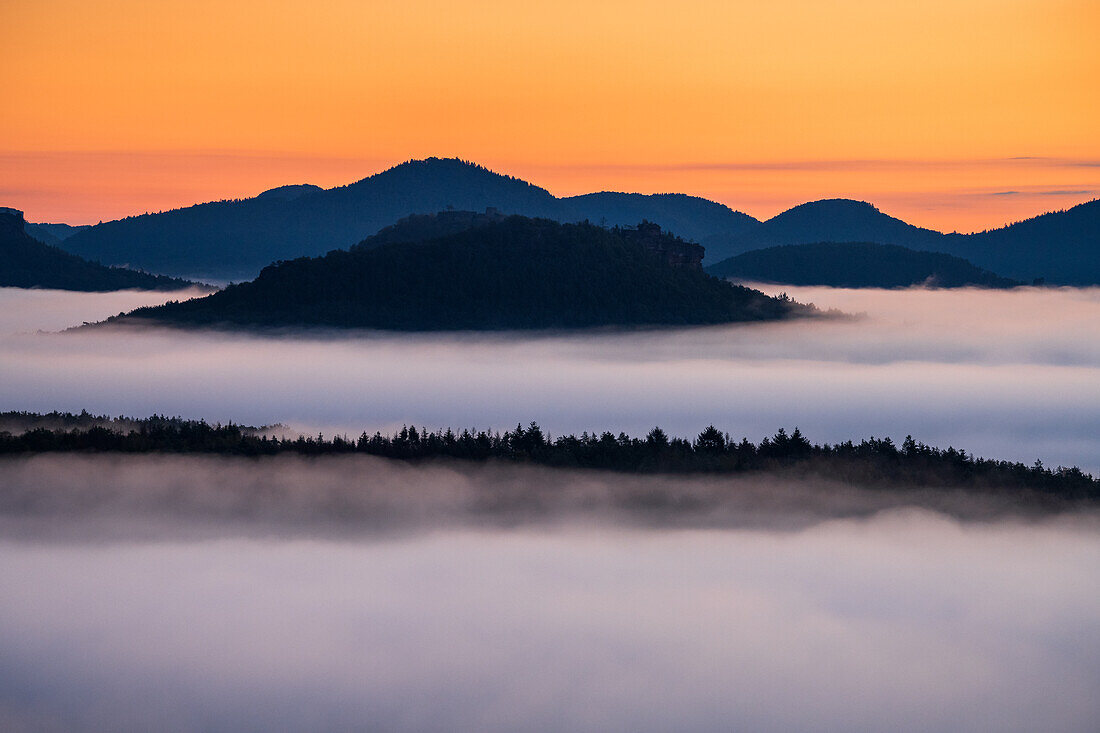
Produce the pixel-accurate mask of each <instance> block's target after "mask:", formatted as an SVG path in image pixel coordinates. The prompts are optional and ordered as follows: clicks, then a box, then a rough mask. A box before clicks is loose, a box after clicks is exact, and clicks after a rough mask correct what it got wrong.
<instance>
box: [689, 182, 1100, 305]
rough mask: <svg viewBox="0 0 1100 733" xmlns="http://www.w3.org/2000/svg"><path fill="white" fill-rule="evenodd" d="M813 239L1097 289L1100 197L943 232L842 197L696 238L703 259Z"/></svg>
mask: <svg viewBox="0 0 1100 733" xmlns="http://www.w3.org/2000/svg"><path fill="white" fill-rule="evenodd" d="M817 242H874V243H877V244H894V245H899V246H902V247H908V248H910V249H916V250H923V251H930V252H943V253H947V254H951V255H955V256H956V257H962V258H964V259H966V260H969V261H970V262H971V263H973V264H975V265H977V266H978V267H982V268H985V269H987V270H991V271H994V272H997V273H999V274H1001V275H1003V276H1005V277H1012V278H1016V279H1018V280H1023V281H1024V282H1031V281H1033V280H1035V279H1044V280H1046V282H1048V283H1051V284H1064V285H1096V284H1100V200H1098V201H1090V202H1088V203H1084V204H1080V205H1079V206H1075V207H1073V208H1071V209H1068V210H1066V211H1058V212H1051V213H1049V214H1043V215H1042V216H1038V217H1035V218H1034V219H1028V220H1026V221H1022V222H1017V223H1015V224H1012V225H1010V226H1007V227H1004V228H1002V229H995V230H992V231H987V232H980V233H977V234H942V233H940V232H937V231H933V230H931V229H921V228H920V227H915V226H913V225H911V224H907V223H905V222H904V221H902V220H900V219H895V218H894V217H892V216H888V215H886V214H884V213H882V212H881V211H879V210H878V209H876V208H875V207H874V206H872V205H871V204H868V203H865V202H862V201H851V200H847V199H829V200H825V201H814V202H811V203H808V204H802V205H801V206H796V207H794V208H793V209H790V210H788V211H785V212H783V213H782V214H779V215H778V216H775V217H773V218H771V219H768V220H767V221H765V222H762V223H761V224H760V225H759V226H757V227H753V228H750V229H747V230H745V231H742V232H741V233H739V234H734V235H712V236H710V237H706V238H704V239H703V240H702V244H703V245H704V246H705V247H707V252H708V262H713V261H715V260H716V259H720V258H721V257H722V256H723V255H725V257H726V258H728V257H730V256H733V255H736V254H741V253H743V252H749V251H752V250H755V249H762V248H765V247H774V246H777V245H784V244H813V243H817Z"/></svg>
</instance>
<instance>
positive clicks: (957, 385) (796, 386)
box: [0, 288, 1100, 473]
mask: <svg viewBox="0 0 1100 733" xmlns="http://www.w3.org/2000/svg"><path fill="white" fill-rule="evenodd" d="M774 290H778V288H773V291H774ZM787 290H788V291H789V292H791V294H792V295H793V296H794V297H796V298H797V299H800V300H805V301H813V302H816V303H817V304H818V305H819V306H821V307H823V308H830V307H837V308H840V309H843V310H845V311H847V312H849V313H859V314H863V315H862V317H860V318H852V319H836V320H803V321H797V322H790V323H779V324H748V325H735V326H724V327H715V328H693V329H680V330H665V331H648V332H629V333H614V332H601V333H598V334H593V333H584V334H534V335H532V334H516V333H509V334H392V333H377V332H374V333H350V334H349V333H318V332H310V333H305V334H303V333H287V334H283V335H265V336H256V335H247V334H239V333H211V332H181V331H171V330H164V329H152V330H143V329H140V330H135V329H93V330H89V331H81V332H75V333H66V334H61V335H38V334H32V335H27V334H24V335H11V334H9V335H6V336H0V405H3V406H4V407H5V408H6V409H24V410H35V411H49V410H54V409H59V410H72V411H77V412H79V411H80V410H82V409H88V410H90V411H93V412H105V413H109V414H115V415H117V414H130V415H142V416H144V415H149V414H152V413H167V414H171V415H176V414H178V415H181V416H184V417H194V418H200V417H201V418H206V419H208V420H211V421H223V422H224V421H229V420H235V421H238V422H243V423H247V424H253V425H263V424H270V423H276V422H283V423H287V424H289V425H290V427H292V428H296V429H300V430H303V431H306V432H315V431H317V430H321V431H324V432H325V433H326V434H332V433H333V432H348V433H350V434H352V435H357V434H358V433H359V432H360V431H361V430H367V431H373V430H376V429H381V430H385V431H389V430H392V429H394V428H399V427H400V426H401V425H402V424H416V425H422V426H426V427H428V428H430V429H435V428H439V427H447V426H450V427H481V428H486V427H495V428H507V427H512V426H514V425H515V424H516V423H518V422H522V423H524V424H526V423H527V422H529V421H531V420H536V421H538V422H539V423H540V424H541V425H542V426H543V428H544V429H547V430H549V431H550V432H552V433H554V434H560V433H563V432H578V433H579V432H580V431H583V430H598V431H602V430H611V431H613V432H618V431H626V432H629V433H632V434H644V433H646V432H647V431H648V430H649V429H650V428H652V427H653V426H654V425H661V426H662V427H663V428H664V429H665V430H666V431H668V432H670V433H672V434H678V435H685V436H692V435H695V434H697V433H698V432H699V430H701V429H702V428H703V427H705V426H706V425H707V424H708V423H712V422H713V423H714V424H715V425H717V426H719V427H720V428H722V429H723V430H727V431H729V432H730V433H731V434H732V435H733V436H734V437H735V438H740V437H742V436H746V437H749V438H751V439H753V440H759V439H760V438H761V437H763V436H765V435H770V434H772V433H774V432H775V430H776V429H777V428H778V427H780V426H784V427H787V428H791V427H794V426H798V427H800V428H801V429H802V431H803V432H804V433H806V434H807V435H808V436H809V437H810V438H811V439H812V440H814V441H818V442H821V441H826V442H835V441H840V440H847V439H849V438H856V439H858V438H862V437H867V436H869V435H874V436H878V437H882V436H890V437H893V438H894V439H895V440H896V441H899V442H900V441H901V440H902V439H903V438H904V437H905V435H906V434H908V433H911V434H912V435H913V436H914V437H915V438H916V439H917V440H919V441H922V442H925V443H928V444H931V445H939V446H942V447H946V446H948V445H954V446H956V447H961V448H964V449H966V450H968V451H973V452H976V453H978V454H979V455H984V456H987V457H995V458H1004V459H1010V460H1018V461H1023V462H1026V463H1031V462H1033V461H1034V460H1035V459H1037V458H1039V459H1042V460H1043V461H1044V463H1046V464H1047V465H1051V466H1055V465H1059V464H1063V465H1078V466H1080V467H1081V468H1082V469H1084V470H1087V471H1090V472H1093V473H1098V472H1100V442H1098V438H1097V436H1100V338H1097V336H1098V332H1097V324H1100V289H1096V288H1092V289H1035V288H1023V289H1017V290H1012V291H983V290H969V289H966V290H952V291H929V290H909V291H881V290H880V291H875V290H859V291H849V290H834V289H829V288H787ZM28 292H33V291H22V293H28ZM6 297H8V298H9V300H8V303H9V304H10V306H11V307H13V308H15V309H16V310H17V311H20V312H23V313H25V314H30V313H33V312H34V310H35V308H36V307H37V306H35V305H34V304H33V303H34V301H33V300H28V301H24V302H23V304H22V305H20V302H21V301H19V298H20V297H23V295H21V294H18V293H17V294H14V295H13V294H12V293H10V292H9V293H8V294H7V295H6ZM27 297H31V296H27ZM34 297H37V296H34ZM56 297H57V298H59V299H60V300H61V301H62V302H63V303H66V305H64V309H70V308H71V309H72V310H73V311H74V312H75V311H76V310H78V309H79V308H78V306H77V305H76V304H79V303H82V302H84V299H85V298H87V297H89V296H87V295H84V294H61V295H58V296H56ZM58 307H59V308H61V306H58ZM28 317H29V316H28ZM32 320H33V319H32ZM77 322H78V321H77Z"/></svg>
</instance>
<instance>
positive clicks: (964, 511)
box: [0, 455, 1100, 733]
mask: <svg viewBox="0 0 1100 733" xmlns="http://www.w3.org/2000/svg"><path fill="white" fill-rule="evenodd" d="M920 507H924V508H920ZM931 509H936V510H937V511H932V510H931ZM1098 529H1100V520H1098V518H1097V517H1096V516H1095V515H1094V514H1084V513H1074V514H1060V515H1059V514H1045V515H1037V514H1033V513H1029V512H1024V511H1021V510H1020V509H1019V508H1018V507H1012V506H1004V505H999V504H997V503H995V502H993V501H991V500H990V499H988V498H986V499H982V498H976V497H973V496H961V495H955V494H948V493H943V494H935V493H932V494H928V495H913V494H907V495H906V494H900V493H892V492H880V491H864V490H859V489H856V488H853V487H845V486H843V485H840V484H836V483H823V482H798V481H786V480H781V479H775V478H771V479H767V480H761V479H754V478H752V477H740V478H734V479H731V478H723V479H719V478H714V477H710V478H707V477H692V478H673V477H658V476H647V477H638V476H623V475H611V474H599V473H578V472H571V471H565V470H550V469H543V468H538V467H530V466H504V465H493V464H488V465H470V464H457V463H437V464H428V465H418V466H413V465H407V464H402V463H398V462H387V461H384V460H381V459H374V458H369V457H362V456H351V457H338V458H333V457H328V458H321V459H305V458H301V457H296V456H278V457H274V458H266V459H243V458H218V457H210V456H202V457H198V456H191V457H185V456H120V455H98V456H87V455H61V456H59V455H40V456H35V457H30V458H20V459H10V460H5V461H4V462H3V463H2V465H0V588H3V589H4V592H3V593H0V728H2V729H4V730H11V731H40V730H58V731H67V730H88V731H144V730H158V731H177V730H178V731H192V730H205V731H266V730H281V731H341V730H386V731H404V730H408V731H444V730H478V731H514V730H525V731H560V730H570V731H605V730H624V731H625V730H629V731H639V732H644V731H660V730H693V731H719V730H753V731H792V730H796V731H802V730H815V731H838V732H839V731H844V732H846V733H858V732H860V731H881V730H883V729H884V728H889V729H890V730H898V731H921V732H924V731H930V730H937V731H938V730H950V731H963V732H965V731H975V732H978V731H983V732H984V731H989V730H998V731H1034V730H1043V731H1080V732H1084V731H1093V730H1096V728H1097V724H1098V723H1100V699H1098V698H1097V697H1096V694H1095V691H1096V683H1097V681H1098V680H1100V633H1098V632H1100V575H1098V574H1097V573H1096V568H1097V567H1098V566H1100V531H1098Z"/></svg>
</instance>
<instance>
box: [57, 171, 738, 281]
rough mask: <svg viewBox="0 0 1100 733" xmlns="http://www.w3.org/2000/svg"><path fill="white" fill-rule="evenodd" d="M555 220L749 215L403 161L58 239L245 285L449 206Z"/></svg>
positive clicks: (84, 250)
mask: <svg viewBox="0 0 1100 733" xmlns="http://www.w3.org/2000/svg"><path fill="white" fill-rule="evenodd" d="M490 207H492V208H496V209H499V210H500V211H502V212H504V213H506V214H521V215H524V216H534V217H544V218H549V219H554V220H557V221H581V220H584V219H589V220H591V221H593V222H599V221H601V220H603V221H605V222H606V223H607V224H609V225H620V224H628V223H631V224H632V223H636V222H638V221H640V220H642V219H648V220H649V221H654V222H656V223H658V224H661V225H662V226H663V227H665V228H666V229H672V230H673V231H676V232H677V233H679V234H681V235H683V236H687V237H691V238H693V239H698V238H701V237H703V236H705V235H708V234H711V233H713V232H715V231H725V230H727V229H728V228H730V227H733V228H734V229H737V230H740V228H743V227H744V226H747V225H752V224H755V223H756V220H755V219H752V218H751V217H748V216H746V215H744V214H739V213H737V212H734V211H732V210H730V209H729V208H727V207H725V206H722V205H721V204H716V203H714V202H711V201H707V200H705V199H700V198H696V197H692V196H681V195H670V196H640V195H635V194H593V195H591V196H582V197H573V198H569V199H558V198H555V197H554V196H553V195H551V194H550V192H548V191H546V190H545V189H542V188H539V187H538V186H534V185H532V184H530V183H527V182H526V181H522V180H520V179H518V178H513V177H511V176H504V175H500V174H498V173H493V172H492V171H489V170H487V169H485V168H482V167H481V166H477V165H474V164H472V163H467V162H464V161H461V160H456V159H438V158H429V159H427V160H416V161H409V162H407V163H402V164H401V165H398V166H396V167H394V168H391V169H389V170H387V171H383V172H382V173H378V174H376V175H373V176H370V177H368V178H364V179H363V180H361V181H358V182H356V183H352V184H350V185H347V186H341V187H338V188H332V189H328V190H321V189H317V188H316V187H311V186H305V185H296V186H286V187H280V188H279V189H273V190H272V191H267V192H264V194H261V195H260V196H257V197H256V198H251V199H243V200H238V201H219V202H212V203H205V204H199V205H197V206H191V207H188V208H184V209H176V210H173V211H167V212H163V213H157V214H144V215H142V216H135V217H130V218H127V219H121V220H118V221H112V222H106V223H103V224H99V225H97V226H94V227H91V228H90V229H87V230H84V231H81V232H78V233H76V234H75V235H73V236H72V237H69V238H68V239H66V240H65V241H64V243H63V244H64V247H65V249H67V250H68V251H71V252H73V253H74V254H78V255H80V256H82V257H88V258H94V259H97V260H99V261H102V262H107V263H112V264H127V265H131V266H138V267H142V268H143V269H147V270H150V271H155V272H165V273H170V274H177V275H187V276H193V277H207V278H219V279H242V278H251V277H254V276H255V275H256V273H257V272H259V271H260V269H261V268H263V267H264V266H265V265H268V264H270V263H271V262H274V261H277V260H286V259H292V258H295V257H301V256H305V255H308V256H314V255H320V254H323V253H325V252H328V251H329V250H332V249H342V248H347V247H350V246H351V245H353V244H355V243H356V242H359V241H360V240H362V239H363V238H364V237H367V236H369V235H371V234H374V233H375V232H377V231H378V230H379V229H381V228H383V227H385V226H387V225H389V224H392V223H394V222H395V221H397V220H398V219H401V218H402V217H405V216H408V215H410V214H428V213H434V212H438V211H444V210H447V209H467V210H473V211H484V210H485V209H486V208H490Z"/></svg>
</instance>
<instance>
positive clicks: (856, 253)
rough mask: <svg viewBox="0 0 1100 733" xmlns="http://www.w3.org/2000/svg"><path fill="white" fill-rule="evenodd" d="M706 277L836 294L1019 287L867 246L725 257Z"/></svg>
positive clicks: (829, 245)
mask: <svg viewBox="0 0 1100 733" xmlns="http://www.w3.org/2000/svg"><path fill="white" fill-rule="evenodd" d="M707 272H709V273H710V274H712V275H716V276H718V277H729V278H734V279H738V280H755V281H757V282H773V283H786V284H790V285H830V286H832V287H838V288H905V287H910V286H913V285H925V286H928V287H939V288H957V287H964V286H977V287H985V288H1010V287H1015V286H1018V285H1022V284H1023V283H1021V282H1019V281H1016V280H1009V279H1008V278H1003V277H1000V276H999V275H996V274H994V273H992V272H989V271H988V270H983V269H981V268H980V267H976V266H974V265H972V264H971V263H969V262H967V261H966V260H964V259H962V258H959V257H954V256H952V255H947V254H943V253H942V252H918V251H916V250H912V249H907V248H905V247H897V246H894V245H890V244H872V243H869V242H822V243H818V244H789V245H784V246H781V247H767V248H765V249H757V250H753V251H751V252H745V253H744V254H740V255H736V256H734V257H730V258H729V259H727V260H723V261H722V262H719V263H718V264H716V265H711V266H710V267H708V268H707Z"/></svg>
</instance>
